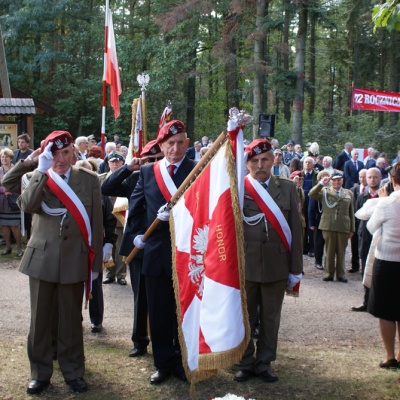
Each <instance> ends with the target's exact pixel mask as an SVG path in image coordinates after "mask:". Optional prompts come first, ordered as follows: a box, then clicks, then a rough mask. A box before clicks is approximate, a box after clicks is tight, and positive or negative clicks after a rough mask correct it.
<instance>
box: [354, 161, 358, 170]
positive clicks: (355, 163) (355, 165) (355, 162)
mask: <svg viewBox="0 0 400 400" xmlns="http://www.w3.org/2000/svg"><path fill="white" fill-rule="evenodd" d="M354 167H355V169H358V168H357V161H354Z"/></svg>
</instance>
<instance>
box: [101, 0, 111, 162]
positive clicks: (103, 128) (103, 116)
mask: <svg viewBox="0 0 400 400" xmlns="http://www.w3.org/2000/svg"><path fill="white" fill-rule="evenodd" d="M109 6H110V1H109V0H106V12H105V14H106V15H105V23H104V66H103V87H102V89H103V96H102V101H101V153H102V155H103V157H104V156H105V154H104V146H105V137H106V105H107V83H106V71H107V45H108V44H107V38H108V13H109V12H110V10H109Z"/></svg>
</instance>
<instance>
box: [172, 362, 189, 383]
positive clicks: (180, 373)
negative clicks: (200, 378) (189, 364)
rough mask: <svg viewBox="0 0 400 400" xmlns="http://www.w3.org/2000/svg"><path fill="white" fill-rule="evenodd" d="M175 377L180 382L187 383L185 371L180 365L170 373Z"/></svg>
mask: <svg viewBox="0 0 400 400" xmlns="http://www.w3.org/2000/svg"><path fill="white" fill-rule="evenodd" d="M172 373H173V374H174V376H175V377H177V378H178V379H179V380H180V381H182V382H187V378H186V374H185V370H184V369H183V367H182V366H181V365H180V366H178V367H175V368H174V370H173V371H172Z"/></svg>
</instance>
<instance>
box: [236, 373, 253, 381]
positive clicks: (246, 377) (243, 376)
mask: <svg viewBox="0 0 400 400" xmlns="http://www.w3.org/2000/svg"><path fill="white" fill-rule="evenodd" d="M251 375H253V374H252V373H251V372H250V371H238V372H236V374H235V377H234V378H233V379H234V380H235V381H236V382H247V381H248V380H249V378H250V376H251Z"/></svg>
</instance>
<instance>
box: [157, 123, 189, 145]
mask: <svg viewBox="0 0 400 400" xmlns="http://www.w3.org/2000/svg"><path fill="white" fill-rule="evenodd" d="M184 132H186V126H185V124H184V123H183V122H182V121H179V120H177V119H175V120H173V121H170V122H168V124H165V125H164V126H163V127H162V128H161V130H160V132H159V134H158V136H157V143H162V142H164V141H165V140H167V139H169V138H170V137H172V136H174V135H176V134H177V133H184Z"/></svg>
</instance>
